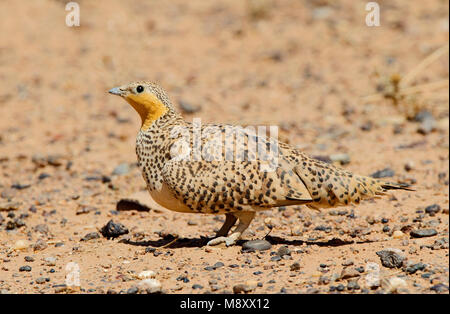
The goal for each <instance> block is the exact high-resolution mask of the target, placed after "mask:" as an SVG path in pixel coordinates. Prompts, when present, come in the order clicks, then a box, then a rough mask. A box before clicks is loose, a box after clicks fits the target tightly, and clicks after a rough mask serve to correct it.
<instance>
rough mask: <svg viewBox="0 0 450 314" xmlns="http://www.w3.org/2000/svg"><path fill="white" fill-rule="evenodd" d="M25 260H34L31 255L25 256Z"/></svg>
mask: <svg viewBox="0 0 450 314" xmlns="http://www.w3.org/2000/svg"><path fill="white" fill-rule="evenodd" d="M24 259H25V262H34V258H33V257H32V256H25V258H24Z"/></svg>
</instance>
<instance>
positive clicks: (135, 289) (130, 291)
mask: <svg viewBox="0 0 450 314" xmlns="http://www.w3.org/2000/svg"><path fill="white" fill-rule="evenodd" d="M138 291H139V288H138V287H136V286H133V287H131V288H130V289H128V290H127V294H136V293H138Z"/></svg>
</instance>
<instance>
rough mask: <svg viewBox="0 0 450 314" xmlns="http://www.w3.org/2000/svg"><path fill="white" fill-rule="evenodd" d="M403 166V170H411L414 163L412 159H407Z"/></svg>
mask: <svg viewBox="0 0 450 314" xmlns="http://www.w3.org/2000/svg"><path fill="white" fill-rule="evenodd" d="M404 168H405V171H408V172H409V171H411V170H413V169H414V163H413V162H412V161H408V162H407V163H406V164H405V166H404Z"/></svg>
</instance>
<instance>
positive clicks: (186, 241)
mask: <svg viewBox="0 0 450 314" xmlns="http://www.w3.org/2000/svg"><path fill="white" fill-rule="evenodd" d="M211 239H213V238H206V237H200V238H175V237H174V236H172V235H168V236H166V237H164V238H161V239H158V240H147V241H132V240H122V241H121V242H122V243H125V244H129V245H135V246H144V247H153V248H155V249H158V248H168V249H179V248H200V247H204V246H206V245H207V243H208V241H210V240H211ZM265 240H267V241H268V242H269V243H270V244H272V245H277V244H284V245H293V246H301V245H303V244H305V243H306V244H307V245H318V246H322V247H336V246H344V245H350V244H362V243H368V242H372V241H362V242H357V241H344V240H341V239H338V238H333V239H331V240H328V241H304V240H287V239H284V238H280V237H276V236H275V237H273V236H266V237H265ZM245 242H246V240H239V241H238V242H237V243H236V245H238V246H242V244H243V243H245Z"/></svg>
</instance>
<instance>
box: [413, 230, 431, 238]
mask: <svg viewBox="0 0 450 314" xmlns="http://www.w3.org/2000/svg"><path fill="white" fill-rule="evenodd" d="M410 235H411V236H412V237H413V238H426V237H432V236H435V235H437V231H436V230H435V229H418V230H412V231H411V232H410Z"/></svg>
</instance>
